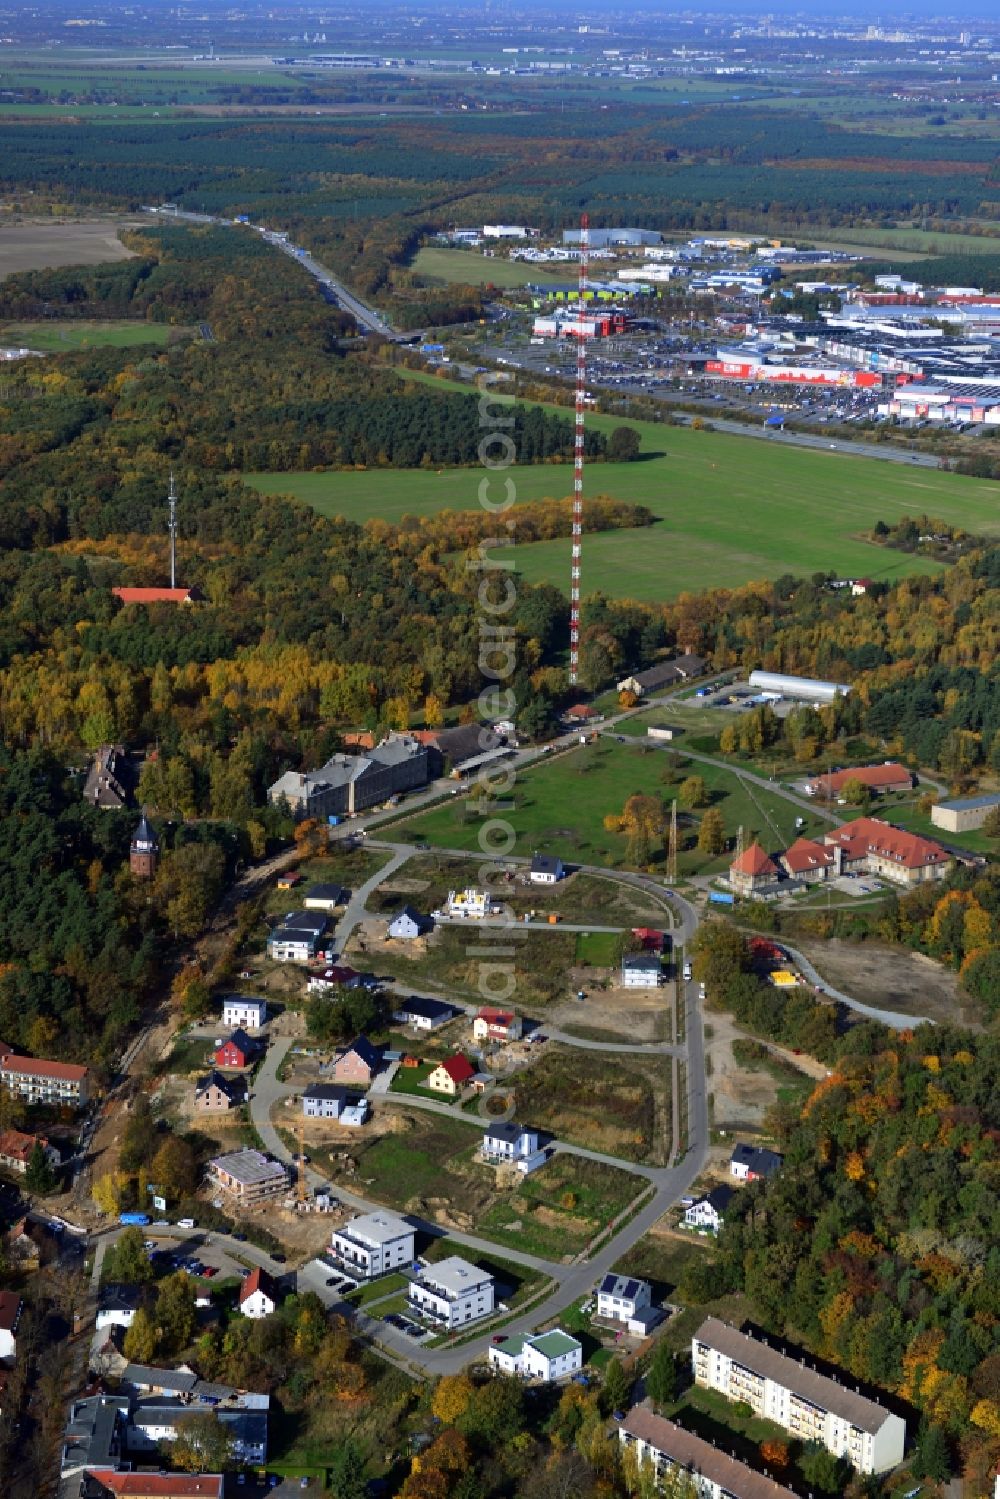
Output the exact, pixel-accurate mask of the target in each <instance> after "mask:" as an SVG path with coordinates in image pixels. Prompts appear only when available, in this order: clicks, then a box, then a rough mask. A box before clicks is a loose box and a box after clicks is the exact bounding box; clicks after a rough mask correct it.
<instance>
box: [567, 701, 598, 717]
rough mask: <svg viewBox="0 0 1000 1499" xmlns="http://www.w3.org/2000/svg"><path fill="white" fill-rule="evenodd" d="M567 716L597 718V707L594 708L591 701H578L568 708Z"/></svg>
mask: <svg viewBox="0 0 1000 1499" xmlns="http://www.w3.org/2000/svg"><path fill="white" fill-rule="evenodd" d="M566 717H567V718H596V717H597V709H596V708H592V707H591V706H590V704H589V703H576V704H575V705H574V706H573V707H572V708H567V709H566Z"/></svg>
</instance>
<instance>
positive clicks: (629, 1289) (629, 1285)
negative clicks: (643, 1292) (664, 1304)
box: [622, 1280, 639, 1301]
mask: <svg viewBox="0 0 1000 1499" xmlns="http://www.w3.org/2000/svg"><path fill="white" fill-rule="evenodd" d="M638 1289H639V1283H638V1281H634V1280H628V1281H626V1282H625V1289H624V1291H623V1292H622V1295H623V1296H624V1297H625V1299H626V1300H627V1301H631V1299H632V1297H633V1296H634V1295H635V1293H636V1291H638Z"/></svg>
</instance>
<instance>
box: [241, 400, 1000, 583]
mask: <svg viewBox="0 0 1000 1499" xmlns="http://www.w3.org/2000/svg"><path fill="white" fill-rule="evenodd" d="M440 383H441V384H442V386H443V388H446V389H447V388H453V387H452V385H451V382H447V384H446V383H445V382H443V381H442V382H440ZM588 421H590V422H591V423H592V425H593V427H594V428H599V429H603V430H604V431H610V430H611V429H612V428H614V427H615V426H618V425H621V422H620V420H619V419H618V418H615V417H609V416H597V415H594V416H592V417H590V418H588ZM628 425H630V426H633V427H635V428H636V429H637V430H638V431H639V433H640V435H641V438H642V455H641V457H640V459H639V460H638V461H637V462H635V463H591V464H590V465H589V467H588V469H587V474H586V481H585V483H586V493H589V494H607V495H611V496H613V497H614V498H616V499H620V500H628V501H632V502H634V503H637V504H642V505H648V506H649V508H650V509H651V510H652V511H653V513H654V515H655V516H656V517H657V523H656V525H655V526H653V527H652V528H650V529H643V530H639V531H609V532H603V533H601V534H592V535H588V536H587V538H586V541H585V543H584V551H583V588H584V592H585V593H589V592H593V591H595V590H597V589H600V590H603V591H604V592H606V593H608V594H611V595H614V596H616V597H627V598H636V599H644V600H655V599H663V598H671V597H675V596H676V595H677V594H678V593H681V592H682V591H684V590H690V589H698V588H711V587H734V586H737V585H739V584H742V583H746V582H749V581H750V580H752V579H756V578H775V577H778V576H779V575H780V574H782V573H788V572H790V573H795V574H799V575H809V574H810V573H814V572H826V571H828V570H833V571H835V572H837V573H840V574H843V575H845V576H849V577H858V576H865V577H871V578H877V579H885V580H888V581H891V580H893V579H895V578H898V577H901V576H904V575H906V574H910V573H922V572H933V571H936V570H937V565H936V564H935V563H934V562H932V561H930V560H929V559H927V558H923V557H913V556H908V555H906V554H905V553H902V552H895V551H890V550H888V549H887V548H884V547H877V546H874V545H872V544H871V543H870V542H867V541H865V540H864V539H863V535H862V533H864V532H867V531H869V530H870V529H871V528H872V526H874V524H875V522H876V521H877V520H884V521H887V522H889V523H890V524H891V523H892V522H893V521H894V520H898V519H899V518H900V517H901V516H903V515H913V516H917V515H921V514H928V515H931V516H934V517H936V518H938V519H941V520H944V521H947V522H950V523H951V524H953V525H958V526H962V527H964V528H966V529H967V530H970V531H973V532H976V533H983V534H993V535H996V534H1000V489H998V487H997V486H996V484H993V483H990V482H988V481H985V480H979V479H969V478H964V477H963V476H961V475H958V474H949V473H939V472H938V471H937V470H933V469H927V468H924V467H922V466H920V467H918V466H916V465H914V466H913V467H912V468H910V467H908V466H907V465H906V464H903V463H891V462H885V461H882V460H879V459H875V458H855V457H849V456H847V455H844V454H840V453H829V452H825V451H823V450H821V449H810V448H799V447H795V446H792V445H788V444H784V443H779V442H774V443H771V442H768V441H765V440H762V439H758V438H749V437H741V436H736V435H730V434H727V433H720V432H711V431H694V430H692V429H691V428H687V427H668V426H664V425H660V424H658V423H654V422H629V423H628ZM509 473H510V476H511V477H512V478H513V480H514V483H515V485H516V487H517V499H518V501H519V502H520V503H522V504H523V503H526V502H528V501H531V500H538V499H543V498H545V497H548V496H555V497H561V496H565V495H568V494H570V493H571V492H572V477H573V475H572V466H571V465H569V464H552V465H546V464H543V465H537V466H530V467H524V468H517V467H514V468H512V469H511V470H510V471H509ZM483 477H484V472H483V471H482V470H481V469H478V468H474V469H473V468H460V469H443V470H440V471H434V470H420V469H405V470H396V469H369V470H367V471H364V472H345V473H339V472H329V473H280V474H276V473H264V474H248V475H246V479H247V482H248V483H250V484H252V485H253V486H254V487H255V488H257V489H259V490H260V491H261V492H262V493H265V494H292V495H295V496H297V497H298V498H299V499H301V500H303V501H305V502H306V503H307V504H309V505H312V506H313V507H314V508H315V509H316V510H319V511H320V512H321V513H322V514H324V515H343V516H346V517H347V518H348V519H350V520H355V521H359V522H363V521H366V520H370V519H373V518H375V517H378V518H380V519H383V520H386V521H390V522H398V521H399V520H400V519H401V518H402V517H403V516H404V515H429V514H433V513H435V512H436V511H439V510H445V509H448V510H471V509H475V508H476V507H477V506H478V504H479V498H478V496H479V485H480V481H481V480H482V479H483ZM499 479H500V476H495V480H494V483H495V489H494V491H493V494H494V497H499V496H500V495H501V494H502V490H501V488H500V483H499ZM516 536H517V533H516V529H515V531H514V538H515V542H516ZM569 549H570V543H569V538H568V537H566V538H565V539H560V540H558V541H545V542H537V543H535V544H533V545H530V546H525V547H523V548H521V549H520V550H519V552H518V567H519V569H520V571H521V573H522V575H523V576H524V577H525V578H527V579H528V580H530V581H531V582H541V581H546V582H551V583H555V584H556V585H557V586H559V587H562V588H566V587H567V586H568V579H569Z"/></svg>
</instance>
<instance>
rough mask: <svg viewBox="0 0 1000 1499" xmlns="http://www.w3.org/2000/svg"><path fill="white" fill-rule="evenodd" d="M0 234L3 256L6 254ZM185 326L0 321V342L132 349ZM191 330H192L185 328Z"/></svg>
mask: <svg viewBox="0 0 1000 1499" xmlns="http://www.w3.org/2000/svg"><path fill="white" fill-rule="evenodd" d="M2 245H3V240H2V238H0V259H2V257H3V249H2ZM181 331H182V330H181V329H179V328H175V327H173V326H171V325H170V324H168V323H116V322H108V323H91V322H79V323H78V322H72V323H70V322H57V321H55V320H53V321H52V322H49V323H0V343H3V344H11V345H13V346H15V347H17V348H21V347H23V348H26V349H35V350H37V352H38V353H40V354H67V353H72V352H73V351H75V350H76V349H133V348H138V347H139V346H140V345H142V344H157V345H159V346H160V347H161V348H162V347H163V345H164V344H166V342H167V340H168V339H169V338H170V337H171V336H174V337H176V336H177V335H178V334H179V333H180V332H181ZM183 331H185V332H189V331H190V330H187V329H185V330H183Z"/></svg>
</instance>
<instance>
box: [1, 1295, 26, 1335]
mask: <svg viewBox="0 0 1000 1499" xmlns="http://www.w3.org/2000/svg"><path fill="white" fill-rule="evenodd" d="M20 1312H21V1298H20V1296H19V1295H18V1294H17V1292H16V1291H0V1331H2V1332H13V1331H14V1328H15V1327H16V1326H17V1319H18V1316H19V1315H20Z"/></svg>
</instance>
